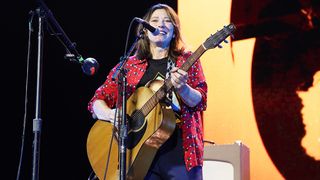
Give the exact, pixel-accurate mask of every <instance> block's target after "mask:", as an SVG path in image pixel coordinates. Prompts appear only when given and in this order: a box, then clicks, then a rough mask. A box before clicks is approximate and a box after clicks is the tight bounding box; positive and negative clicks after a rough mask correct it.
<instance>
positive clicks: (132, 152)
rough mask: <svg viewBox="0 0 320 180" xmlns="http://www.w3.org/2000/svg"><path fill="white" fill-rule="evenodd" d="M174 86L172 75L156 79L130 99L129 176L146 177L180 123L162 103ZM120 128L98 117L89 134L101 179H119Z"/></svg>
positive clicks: (209, 43)
mask: <svg viewBox="0 0 320 180" xmlns="http://www.w3.org/2000/svg"><path fill="white" fill-rule="evenodd" d="M235 29H236V28H235V26H234V24H232V23H231V24H229V25H227V26H224V27H223V29H221V30H219V31H217V32H216V33H215V34H214V35H210V37H209V38H207V40H206V41H205V42H204V43H203V44H201V45H200V46H199V47H198V48H197V49H196V51H195V52H194V53H192V55H191V56H189V58H188V59H187V60H186V62H185V63H184V64H182V66H181V67H180V69H182V70H184V71H188V69H189V68H190V67H191V66H192V65H193V64H194V63H195V62H196V61H197V60H198V59H199V58H200V57H201V55H202V54H203V53H204V52H206V51H207V50H208V49H213V48H215V47H217V46H219V47H220V43H221V42H223V41H225V42H226V40H225V39H226V38H227V37H228V36H232V33H233V32H234V31H235ZM172 88H173V85H172V83H171V81H170V79H165V80H164V81H161V82H160V81H154V82H152V83H150V85H149V86H147V87H140V88H137V89H136V91H135V92H134V93H133V94H132V95H131V96H130V97H129V98H128V100H127V120H128V125H129V127H128V136H127V141H126V145H127V153H126V155H127V157H126V171H127V173H126V179H137V180H142V179H143V178H144V177H145V175H146V174H147V172H148V169H149V168H150V165H151V163H152V161H153V158H154V156H155V154H156V152H157V150H158V149H159V148H160V146H161V145H162V144H163V143H164V142H165V141H166V140H167V139H169V137H170V136H171V134H172V133H173V131H174V129H175V125H176V116H175V114H174V112H173V110H172V109H170V108H167V107H166V106H163V105H161V103H159V102H160V100H162V99H163V98H164V97H165V96H166V94H167V93H168V92H169V91H170V90H171V89H172ZM118 142H119V141H118V130H117V128H116V127H114V126H113V124H111V123H109V122H106V121H103V120H97V121H96V122H95V124H94V125H93V126H92V127H91V129H90V132H89V134H88V137H87V155H88V159H89V162H90V164H91V166H92V169H93V171H94V172H95V174H96V176H97V177H98V178H99V179H101V180H102V179H104V178H106V179H111V180H116V179H119V167H120V165H119V150H118V148H119V146H118Z"/></svg>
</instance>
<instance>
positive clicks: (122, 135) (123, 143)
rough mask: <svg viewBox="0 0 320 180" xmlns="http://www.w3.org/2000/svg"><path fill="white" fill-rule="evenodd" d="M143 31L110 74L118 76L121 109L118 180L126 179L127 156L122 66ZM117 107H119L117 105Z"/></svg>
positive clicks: (125, 79) (113, 77)
mask: <svg viewBox="0 0 320 180" xmlns="http://www.w3.org/2000/svg"><path fill="white" fill-rule="evenodd" d="M143 33H144V31H143V30H141V31H140V32H139V34H138V36H136V39H135V41H134V42H133V44H132V45H131V47H130V49H129V51H128V52H127V53H126V54H125V56H123V57H121V58H120V65H119V66H118V68H117V70H116V71H115V73H114V74H113V76H112V79H113V80H115V79H116V78H115V77H118V84H119V85H120V88H118V89H119V91H118V97H119V98H121V102H122V103H121V104H120V107H121V106H122V111H121V116H120V117H121V119H120V123H118V124H119V126H120V127H119V154H120V155H119V157H120V158H119V159H120V160H119V161H120V162H119V163H120V176H119V179H120V180H125V179H126V163H127V162H126V157H127V142H126V140H127V136H128V122H127V119H126V117H127V97H126V85H127V76H126V75H127V74H126V73H127V71H126V69H125V68H124V67H125V65H126V63H127V61H128V58H129V56H130V54H131V53H132V52H133V50H134V49H135V47H136V45H137V42H138V41H139V40H140V39H141V38H142V37H143ZM118 109H119V107H118Z"/></svg>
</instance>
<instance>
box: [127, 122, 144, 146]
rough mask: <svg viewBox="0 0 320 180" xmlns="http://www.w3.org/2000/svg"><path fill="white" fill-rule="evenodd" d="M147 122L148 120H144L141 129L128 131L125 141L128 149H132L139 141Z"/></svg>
mask: <svg viewBox="0 0 320 180" xmlns="http://www.w3.org/2000/svg"><path fill="white" fill-rule="evenodd" d="M147 123H148V122H146V124H145V125H144V126H143V128H142V129H140V131H136V132H134V131H131V132H130V133H128V136H127V142H126V144H127V148H128V149H133V148H134V147H135V146H136V145H137V144H138V143H139V142H140V140H141V139H142V137H143V135H144V133H145V131H146V129H147Z"/></svg>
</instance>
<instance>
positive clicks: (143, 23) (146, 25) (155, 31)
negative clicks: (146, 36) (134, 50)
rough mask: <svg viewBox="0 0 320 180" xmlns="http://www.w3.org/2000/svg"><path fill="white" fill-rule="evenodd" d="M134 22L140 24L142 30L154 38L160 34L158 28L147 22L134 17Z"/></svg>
mask: <svg viewBox="0 0 320 180" xmlns="http://www.w3.org/2000/svg"><path fill="white" fill-rule="evenodd" d="M135 20H136V21H138V22H139V23H140V24H142V26H143V27H144V28H146V29H148V30H149V31H150V32H151V33H152V34H153V35H154V36H156V35H158V34H160V30H159V29H158V28H155V27H153V26H151V25H150V24H149V23H148V22H147V21H145V20H143V19H141V18H138V17H135Z"/></svg>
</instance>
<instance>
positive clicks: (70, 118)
mask: <svg viewBox="0 0 320 180" xmlns="http://www.w3.org/2000/svg"><path fill="white" fill-rule="evenodd" d="M159 2H161V3H166V4H168V5H170V6H172V7H173V8H174V9H177V5H176V4H177V3H176V1H156V0H148V1H146V0H145V1H143V0H140V1H97V0H91V1H76V0H68V1H53V0H50V1H49V0H47V1H45V3H46V4H47V6H48V7H49V9H50V10H51V12H52V13H53V15H54V17H55V19H56V20H57V21H58V23H59V24H60V26H61V27H62V29H63V30H64V31H65V33H66V34H67V36H68V37H69V39H70V40H71V41H72V42H75V43H76V44H77V50H78V51H79V53H80V54H81V55H82V56H83V57H84V58H87V57H94V58H95V59H97V60H98V62H99V63H100V69H99V71H98V73H96V74H95V75H94V76H87V75H85V74H84V73H83V72H82V70H81V66H80V64H77V63H73V62H70V61H68V60H66V59H64V55H65V48H64V47H63V45H62V44H61V43H60V42H59V41H58V39H57V38H56V37H55V36H53V35H51V33H50V32H49V31H48V30H47V29H46V28H45V30H44V39H43V46H44V48H43V68H42V69H43V75H42V81H41V82H42V88H41V89H42V95H41V102H42V104H41V106H40V107H41V113H40V118H41V119H42V122H43V126H42V134H41V144H40V166H39V168H40V179H87V178H88V176H89V174H90V172H91V166H90V163H89V161H88V158H87V152H86V140H87V135H88V132H89V131H90V128H91V126H92V125H93V123H94V120H92V119H91V115H90V113H89V112H88V111H87V104H88V101H89V100H90V98H91V97H92V95H93V93H94V91H95V90H96V88H98V86H99V85H101V84H102V83H103V81H104V80H105V77H106V75H107V73H108V71H109V70H110V69H111V68H112V67H113V66H114V65H115V64H116V63H117V62H118V61H119V59H120V57H121V56H122V55H123V53H124V47H125V40H126V36H127V31H128V27H129V24H130V21H131V20H132V19H133V18H134V17H142V16H143V15H144V13H145V12H146V11H147V8H149V7H150V6H151V5H153V4H155V3H159ZM1 4H2V5H1V19H2V23H1V24H2V25H1V35H2V37H1V39H2V40H1V43H2V46H1V54H2V63H1V65H2V71H1V74H2V75H1V79H2V80H1V84H2V85H1V89H2V93H1V97H2V98H1V99H2V103H3V104H2V108H1V112H2V114H3V115H4V116H3V118H2V123H1V127H2V128H1V129H2V131H1V133H2V135H1V139H2V140H1V142H2V145H1V150H2V156H4V157H3V158H2V166H1V172H2V174H1V179H15V178H16V175H17V169H18V164H19V154H20V148H21V138H22V131H23V122H24V121H23V119H24V107H25V106H24V101H25V95H26V94H25V93H26V91H25V87H26V76H27V55H28V19H29V17H30V16H29V15H28V13H29V11H31V10H32V11H34V10H36V8H37V5H36V3H35V1H23V0H16V1H11V2H6V3H1ZM37 21H38V17H37V16H34V19H33V25H32V27H33V33H32V37H31V56H30V65H29V67H30V68H29V81H28V94H27V97H28V102H27V107H28V108H27V114H26V115H27V116H26V117H27V121H26V133H25V151H24V155H23V161H22V166H21V178H20V179H31V177H32V155H33V153H32V141H33V131H32V123H33V119H34V118H35V117H36V116H35V103H36V102H35V94H36V92H35V89H36V75H37V73H36V68H37V66H36V63H37V33H38V26H37V24H38V23H37ZM135 27H136V25H135V24H134V25H133V28H135ZM134 37H135V36H134V34H133V33H131V35H130V42H129V46H131V44H132V40H133V39H134Z"/></svg>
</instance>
